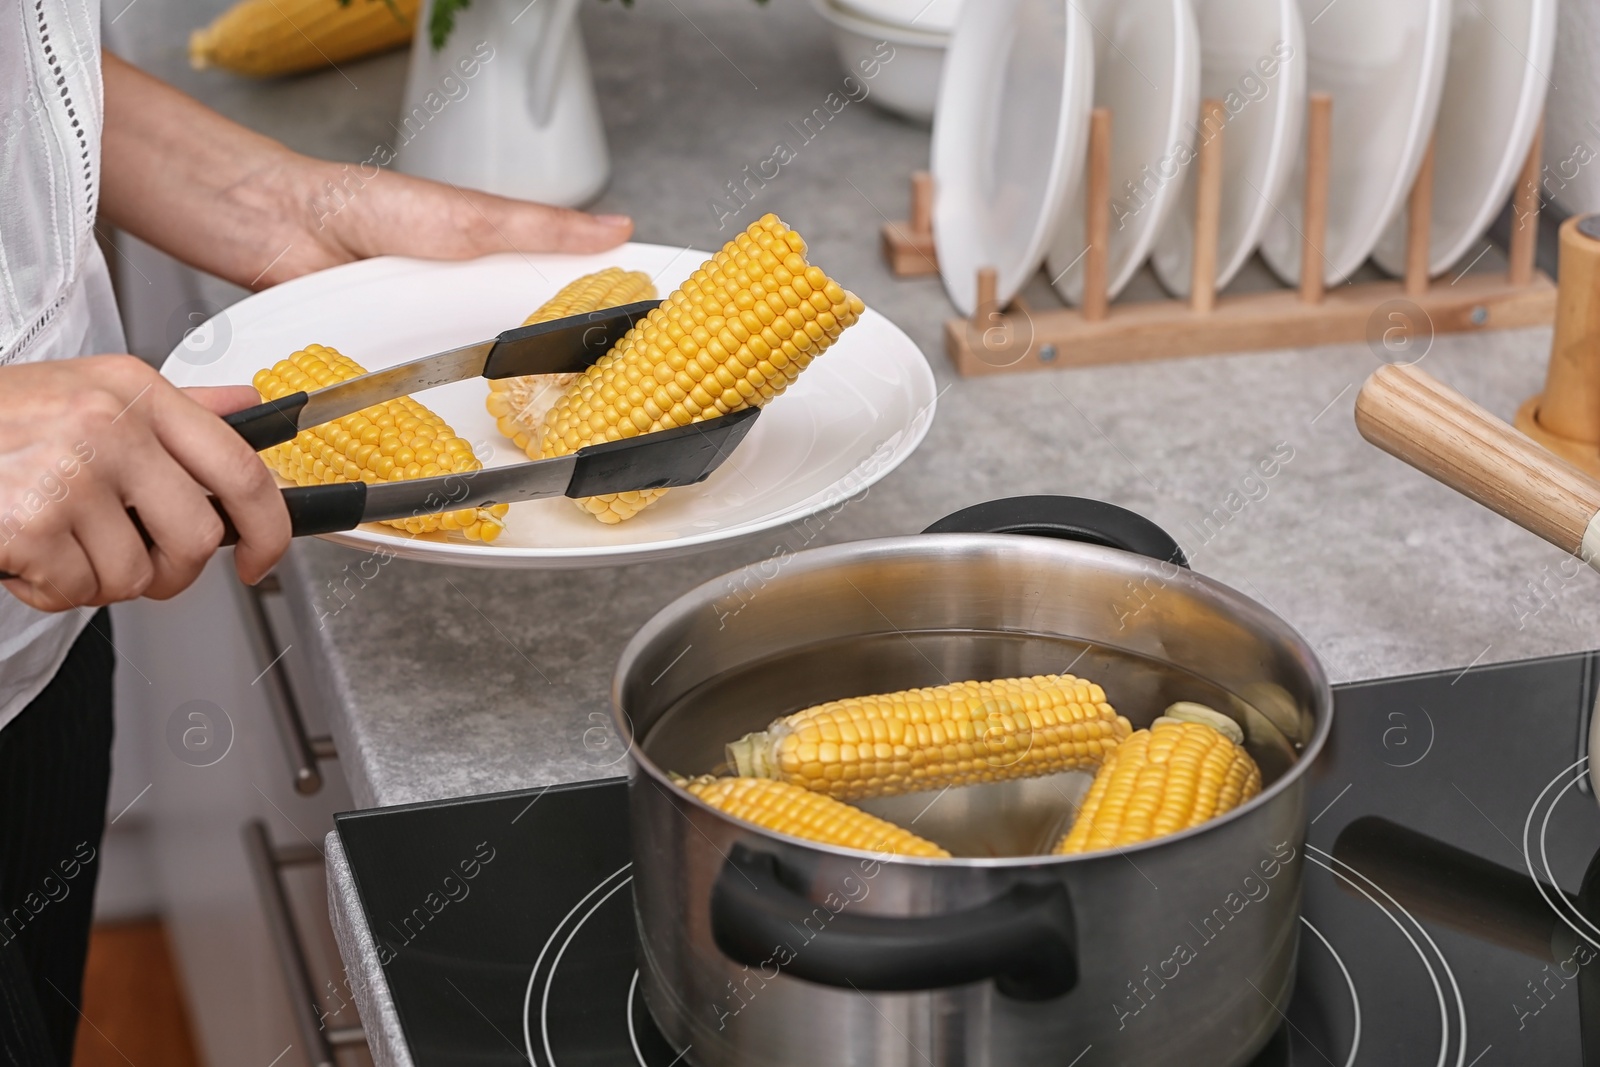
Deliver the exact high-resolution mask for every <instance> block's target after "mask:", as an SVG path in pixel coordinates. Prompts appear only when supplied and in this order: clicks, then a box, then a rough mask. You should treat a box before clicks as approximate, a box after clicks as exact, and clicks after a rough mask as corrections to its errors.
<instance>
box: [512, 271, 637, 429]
mask: <svg viewBox="0 0 1600 1067" xmlns="http://www.w3.org/2000/svg"><path fill="white" fill-rule="evenodd" d="M655 296H656V287H655V285H654V284H652V283H651V281H650V275H648V274H645V273H644V272H642V271H625V270H623V269H622V268H621V267H607V268H606V269H605V270H602V271H598V272H596V273H594V274H585V275H584V276H583V277H581V278H579V279H578V280H577V281H574V282H569V283H568V284H567V285H565V286H564V287H562V289H561V291H560V292H558V293H557V294H556V295H555V296H553V297H551V298H550V299H549V300H547V301H546V302H545V303H544V305H543V306H541V307H540V308H539V310H537V311H535V312H534V313H533V314H532V315H529V316H528V317H527V318H526V319H523V320H522V325H524V326H532V325H534V324H535V323H539V322H551V321H554V320H555V319H562V318H566V317H567V316H568V315H582V314H583V313H585V312H588V311H603V310H605V309H606V308H614V307H621V306H622V305H623V304H632V303H634V302H636V301H639V300H653V299H655ZM578 377H579V375H577V374H529V375H525V376H523V377H520V378H502V379H499V380H498V381H492V382H490V383H489V396H488V398H487V399H486V400H485V402H484V406H485V407H487V408H488V409H489V414H490V415H493V416H494V420H495V425H496V426H498V427H499V429H500V432H501V433H503V434H505V435H506V436H507V437H509V438H510V439H511V440H512V442H513V443H514V444H516V446H517V447H518V448H520V449H522V451H524V452H526V453H527V454H528V458H529V459H542V458H543V457H544V453H543V452H542V451H541V449H542V447H543V438H544V417H545V413H546V412H548V411H549V410H550V408H551V406H552V405H553V404H554V403H555V402H556V399H557V398H558V397H560V396H561V394H562V392H563V391H564V390H565V389H566V388H567V386H569V385H571V384H572V383H573V382H574V381H576V380H577V378H578Z"/></svg>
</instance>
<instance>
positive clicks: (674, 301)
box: [539, 215, 866, 523]
mask: <svg viewBox="0 0 1600 1067" xmlns="http://www.w3.org/2000/svg"><path fill="white" fill-rule="evenodd" d="M805 252H806V244H805V241H804V240H803V239H802V238H801V237H800V235H799V234H797V233H795V232H794V231H793V230H791V229H789V227H787V226H785V225H784V224H783V222H782V221H780V220H779V219H778V217H777V216H776V215H766V216H764V217H762V218H760V219H758V220H757V221H755V222H754V223H752V224H751V225H750V227H749V229H747V230H745V232H743V233H741V234H740V235H739V236H738V237H736V238H734V239H733V240H732V241H729V242H728V244H727V245H725V246H724V247H723V249H722V251H720V252H718V253H717V254H716V255H715V256H713V257H712V258H711V259H710V260H709V261H708V262H706V263H705V265H703V266H702V267H701V268H700V269H699V270H697V271H695V272H694V274H693V275H691V276H690V278H689V280H688V281H687V282H685V283H684V284H683V287H682V288H680V289H678V290H677V291H676V292H674V293H673V294H672V295H671V296H670V297H668V298H667V299H666V301H665V302H664V303H663V304H662V305H661V306H660V307H659V308H657V309H656V310H654V311H652V312H651V313H650V314H649V315H648V316H647V317H646V318H645V319H644V320H643V321H641V322H640V323H639V324H638V325H637V326H635V327H634V328H633V329H632V330H630V331H628V333H627V334H626V335H624V337H623V338H622V340H621V341H620V342H618V343H617V346H616V347H615V348H613V349H612V350H611V351H610V352H609V353H607V354H606V355H605V356H604V357H602V358H601V359H600V361H599V362H597V363H596V364H595V365H594V366H592V367H590V368H589V369H588V370H586V371H584V372H583V374H582V375H580V376H579V377H578V378H577V379H576V380H575V381H573V382H572V383H571V384H570V385H569V386H568V387H567V390H566V392H564V393H563V394H562V395H561V397H560V398H559V399H558V400H557V401H556V403H555V405H554V406H553V407H552V408H551V409H550V411H549V413H548V414H547V415H546V417H545V423H544V431H543V437H542V438H541V442H540V453H539V454H540V455H541V456H542V457H544V458H547V459H548V458H552V457H555V456H564V455H567V454H569V453H572V452H575V451H577V450H578V449H580V448H583V447H584V446H585V445H591V444H598V443H600V442H602V441H616V440H620V439H621V438H624V437H633V436H635V435H637V434H641V433H648V432H651V431H655V430H665V429H671V428H674V427H678V426H687V425H689V424H690V423H693V422H699V421H700V420H702V419H710V418H716V417H717V416H719V415H726V414H729V413H731V412H734V411H739V410H741V409H743V408H746V407H750V406H752V405H754V406H760V405H763V404H765V403H766V402H767V401H769V400H771V399H772V398H773V397H776V396H777V395H779V394H780V393H782V392H783V391H784V390H785V389H786V388H788V385H789V383H790V382H792V381H794V380H795V378H796V377H797V376H798V375H799V374H800V372H801V371H802V370H804V369H805V368H806V367H807V366H809V365H810V363H811V361H812V360H813V359H815V358H816V357H817V356H819V355H821V354H822V353H823V352H825V351H827V349H828V348H829V346H831V345H832V344H833V343H834V341H836V340H838V338H839V335H840V334H841V333H843V332H844V330H846V329H848V328H849V327H850V326H851V325H853V324H854V323H855V322H856V320H857V319H858V318H860V316H861V314H862V312H863V311H865V310H866V307H865V305H864V304H862V302H861V301H860V299H858V298H857V297H856V296H854V295H853V294H851V293H848V292H846V291H845V290H844V289H842V288H840V287H839V285H838V283H837V282H834V281H833V280H832V279H830V278H829V277H828V276H827V275H826V274H824V273H823V272H822V271H821V270H820V269H819V268H817V267H813V266H811V265H810V264H809V263H807V262H806V259H805ZM666 492H667V490H665V489H658V490H652V491H649V492H643V493H622V494H617V495H613V496H605V497H590V498H588V499H585V500H580V501H578V502H577V503H578V505H579V506H580V507H582V508H583V509H584V510H585V511H587V512H589V514H591V515H593V516H594V517H595V518H597V519H599V520H600V521H601V522H604V523H619V522H622V521H624V520H626V519H629V518H632V517H633V516H634V515H636V514H638V513H639V512H640V511H642V510H644V509H645V508H647V507H649V506H650V504H652V503H653V502H654V501H656V500H657V499H659V498H660V497H661V496H662V495H663V494H664V493H666Z"/></svg>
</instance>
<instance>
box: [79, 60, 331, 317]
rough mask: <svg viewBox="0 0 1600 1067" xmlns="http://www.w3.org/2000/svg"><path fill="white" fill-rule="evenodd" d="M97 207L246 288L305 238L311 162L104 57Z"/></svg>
mask: <svg viewBox="0 0 1600 1067" xmlns="http://www.w3.org/2000/svg"><path fill="white" fill-rule="evenodd" d="M104 71H105V133H104V141H103V146H102V149H101V152H102V156H103V161H102V165H101V173H102V179H101V190H100V206H101V211H102V213H103V214H104V216H105V217H106V218H107V219H108V220H109V221H110V222H111V223H112V224H113V225H115V226H117V227H119V228H121V229H123V230H126V231H127V232H129V233H131V234H133V235H134V236H136V237H138V238H139V239H140V240H143V241H147V242H149V243H150V244H152V245H154V246H156V247H157V248H159V249H161V250H162V251H164V252H167V253H168V254H170V255H172V256H175V257H177V258H178V259H181V260H183V261H184V262H186V263H190V264H192V265H194V266H196V267H199V268H201V269H202V270H206V271H209V272H211V273H212V274H216V275H218V276H220V277H223V278H226V279H228V280H229V281H231V282H234V283H236V284H238V285H244V286H251V287H254V286H257V285H260V284H262V275H263V272H265V271H266V270H267V268H268V267H269V266H270V265H271V264H272V261H273V258H274V257H275V256H278V255H280V254H281V253H282V252H283V250H284V248H285V247H286V246H288V245H290V244H291V243H292V242H293V241H294V240H295V235H296V234H297V233H301V232H303V230H304V221H303V220H302V219H300V218H299V216H300V215H301V214H302V213H304V212H306V211H308V210H310V209H309V207H308V203H309V200H308V194H309V192H310V191H311V189H312V187H313V184H314V181H315V170H316V166H315V161H313V160H311V159H309V158H308V157H306V156H302V155H299V154H298V153H295V152H291V151H290V150H289V149H287V148H285V147H284V146H283V145H281V144H279V143H278V142H277V141H274V140H272V139H271V138H269V137H263V136H262V135H261V134H258V133H255V132H253V131H251V130H248V129H246V128H245V127H243V126H241V125H239V124H238V123H236V122H231V121H229V120H228V119H225V118H223V117H222V116H221V115H219V114H217V113H216V112H215V111H212V110H211V109H210V108H207V107H205V106H204V105H202V104H200V103H198V102H197V101H195V100H193V99H192V98H190V97H188V96H185V95H184V94H183V93H181V92H179V91H178V90H176V89H174V88H172V87H171V86H170V85H167V84H166V83H164V82H161V81H158V80H157V79H155V78H152V77H150V76H149V75H147V74H145V73H144V72H142V71H140V70H138V69H136V68H135V67H132V66H130V65H129V64H127V63H124V62H123V61H122V60H120V59H118V58H117V57H116V56H113V55H111V54H110V53H109V52H108V53H106V54H105V59H104Z"/></svg>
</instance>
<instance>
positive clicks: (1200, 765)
mask: <svg viewBox="0 0 1600 1067" xmlns="http://www.w3.org/2000/svg"><path fill="white" fill-rule="evenodd" d="M1243 741H1244V734H1243V732H1241V731H1240V730H1239V727H1238V725H1237V724H1236V723H1235V722H1234V721H1233V720H1232V719H1229V718H1228V717H1227V716H1225V715H1220V714H1218V713H1217V712H1215V711H1212V710H1211V709H1210V708H1207V707H1204V706H1203V705H1199V704H1189V703H1185V704H1174V705H1173V706H1172V707H1171V708H1168V709H1167V714H1166V715H1163V716H1162V717H1161V718H1159V719H1157V720H1156V721H1155V722H1154V723H1153V724H1151V727H1150V729H1148V730H1139V731H1138V732H1136V733H1134V734H1133V735H1132V736H1131V737H1129V738H1128V739H1127V740H1126V741H1124V742H1122V744H1121V745H1119V746H1118V747H1117V750H1116V751H1115V752H1113V753H1111V755H1110V757H1109V758H1108V759H1107V760H1106V762H1105V764H1104V765H1103V766H1102V767H1101V768H1100V771H1099V773H1097V774H1096V775H1095V778H1094V785H1092V786H1091V787H1090V788H1089V795H1088V797H1086V798H1085V799H1084V802H1083V807H1082V808H1081V809H1079V811H1078V817H1077V819H1076V821H1074V822H1073V824H1072V829H1071V830H1069V831H1068V832H1067V835H1066V836H1065V837H1063V838H1062V839H1061V843H1060V844H1059V845H1057V846H1056V849H1055V851H1056V854H1057V855H1067V854H1072V853H1078V852H1089V851H1092V850H1094V849H1100V848H1118V847H1122V846H1126V845H1134V844H1138V843H1140V842H1142V841H1151V840H1154V839H1155V838H1158V837H1165V836H1166V835H1168V834H1175V833H1177V832H1179V831H1180V830H1187V829H1189V828H1190V827H1193V826H1199V825H1200V824H1201V823H1203V822H1207V821H1209V820H1211V819H1214V818H1216V817H1217V816H1218V815H1224V814H1226V813H1228V812H1230V811H1232V810H1233V809H1234V808H1236V807H1238V806H1239V805H1240V804H1243V803H1244V802H1245V801H1247V800H1249V799H1250V798H1251V797H1253V796H1255V795H1256V794H1257V793H1259V792H1261V770H1260V768H1258V767H1257V766H1256V762H1255V760H1253V759H1251V758H1250V754H1249V753H1248V752H1246V751H1245V750H1244V746H1243V744H1242V742H1243Z"/></svg>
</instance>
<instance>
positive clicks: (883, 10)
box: [838, 0, 983, 33]
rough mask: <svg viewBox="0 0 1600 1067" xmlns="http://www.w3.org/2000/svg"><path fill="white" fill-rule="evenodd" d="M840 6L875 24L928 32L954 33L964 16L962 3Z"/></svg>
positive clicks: (892, 0)
mask: <svg viewBox="0 0 1600 1067" xmlns="http://www.w3.org/2000/svg"><path fill="white" fill-rule="evenodd" d="M976 2H978V3H982V2H983V0H976ZM838 4H839V7H840V9H841V10H843V11H845V12H848V13H849V14H852V15H859V16H861V17H862V18H864V19H871V20H872V21H873V22H882V23H885V24H887V25H890V26H905V27H908V28H910V29H913V30H927V31H928V32H929V33H951V32H953V31H954V30H955V28H956V16H957V15H959V14H961V0H838Z"/></svg>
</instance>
